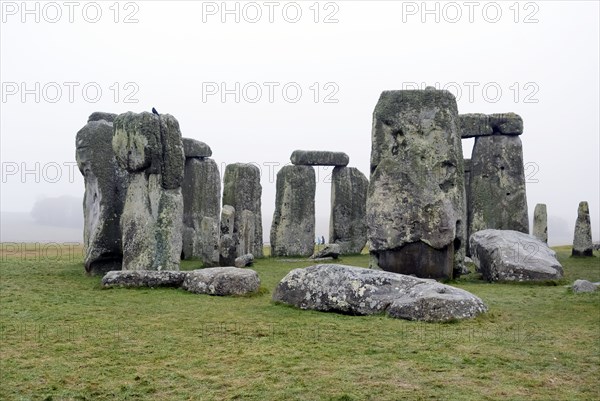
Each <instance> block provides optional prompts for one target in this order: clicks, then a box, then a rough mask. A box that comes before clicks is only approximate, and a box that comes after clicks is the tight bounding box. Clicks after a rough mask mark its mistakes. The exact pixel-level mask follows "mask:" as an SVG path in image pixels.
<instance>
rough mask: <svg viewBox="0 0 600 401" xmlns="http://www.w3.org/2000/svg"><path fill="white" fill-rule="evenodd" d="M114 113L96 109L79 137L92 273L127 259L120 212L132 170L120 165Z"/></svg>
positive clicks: (86, 245) (85, 233) (86, 240)
mask: <svg viewBox="0 0 600 401" xmlns="http://www.w3.org/2000/svg"><path fill="white" fill-rule="evenodd" d="M113 116H115V114H110V113H100V112H96V113H93V114H92V115H91V116H90V118H89V122H88V123H87V124H86V125H85V126H84V127H83V128H82V129H80V130H79V132H77V138H76V141H75V142H76V159H77V166H78V167H79V171H80V172H81V174H82V175H83V178H84V182H85V193H84V196H83V215H84V227H83V243H84V251H85V256H84V265H85V270H86V271H87V272H88V273H89V274H104V273H106V272H107V271H110V270H120V269H121V263H122V259H123V248H122V239H121V223H120V216H121V214H122V212H123V206H124V204H125V195H126V191H127V180H128V174H127V171H125V170H124V169H122V168H120V167H119V165H118V163H117V160H116V158H115V153H114V151H113V148H112V146H111V139H112V135H113V124H112V122H109V120H110V121H112V120H113Z"/></svg>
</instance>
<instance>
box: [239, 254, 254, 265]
mask: <svg viewBox="0 0 600 401" xmlns="http://www.w3.org/2000/svg"><path fill="white" fill-rule="evenodd" d="M253 263H254V255H252V254H251V253H247V254H246V255H242V256H238V257H237V258H235V261H234V265H235V267H240V268H241V267H248V266H252V264H253Z"/></svg>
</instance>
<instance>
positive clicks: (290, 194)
mask: <svg viewBox="0 0 600 401" xmlns="http://www.w3.org/2000/svg"><path fill="white" fill-rule="evenodd" d="M315 188H316V182H315V170H314V168H313V167H310V166H293V165H292V166H284V167H283V168H282V169H281V170H279V172H278V173H277V190H276V195H275V212H274V213H273V224H272V225H271V255H272V256H310V255H312V253H313V250H314V239H315Z"/></svg>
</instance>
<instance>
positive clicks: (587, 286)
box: [571, 280, 600, 294]
mask: <svg viewBox="0 0 600 401" xmlns="http://www.w3.org/2000/svg"><path fill="white" fill-rule="evenodd" d="M598 288H600V284H599V283H592V282H591V281H588V280H575V282H574V283H573V286H572V287H571V289H572V290H573V292H574V293H575V294H579V293H582V292H595V291H597V290H598Z"/></svg>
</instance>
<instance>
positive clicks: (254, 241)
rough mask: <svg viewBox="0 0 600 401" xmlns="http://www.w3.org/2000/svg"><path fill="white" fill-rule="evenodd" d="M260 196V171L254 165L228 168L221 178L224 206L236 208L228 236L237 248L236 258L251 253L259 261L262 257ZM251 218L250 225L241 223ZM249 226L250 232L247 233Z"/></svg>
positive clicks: (240, 164) (236, 165)
mask: <svg viewBox="0 0 600 401" xmlns="http://www.w3.org/2000/svg"><path fill="white" fill-rule="evenodd" d="M261 195H262V187H261V185H260V170H259V169H258V167H257V166H255V165H253V164H244V163H234V164H228V165H227V167H226V168H225V176H224V179H223V205H231V206H232V207H233V208H234V209H235V214H234V224H233V233H232V234H231V235H232V237H233V239H234V241H235V244H236V247H237V255H236V256H240V255H244V254H246V253H251V254H253V255H254V256H255V257H257V258H260V257H262V255H263V249H262V247H263V242H262V215H261V204H260V199H261ZM244 211H248V212H251V213H252V215H249V214H248V212H244ZM250 217H252V218H253V219H254V221H253V222H248V221H247V220H244V219H248V218H250ZM250 223H251V224H252V226H253V228H254V230H253V232H249V231H248V230H247V227H248V225H249V224H250ZM243 224H244V227H242V225H243Z"/></svg>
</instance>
